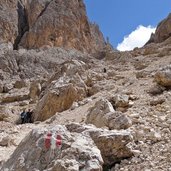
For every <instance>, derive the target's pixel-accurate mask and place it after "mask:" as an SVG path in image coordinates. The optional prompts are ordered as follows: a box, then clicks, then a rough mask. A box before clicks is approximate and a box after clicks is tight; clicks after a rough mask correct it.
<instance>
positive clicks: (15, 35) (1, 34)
mask: <svg viewBox="0 0 171 171" xmlns="http://www.w3.org/2000/svg"><path fill="white" fill-rule="evenodd" d="M23 2H24V1H23V0H21V1H20V0H13V1H9V0H8V1H5V0H2V1H1V2H0V8H1V10H0V39H1V41H0V43H8V42H11V43H12V44H13V46H14V49H15V48H17V44H18V43H19V41H20V39H21V37H22V36H23V34H24V32H25V31H26V30H27V29H28V25H27V19H26V16H25V11H24V3H23Z"/></svg>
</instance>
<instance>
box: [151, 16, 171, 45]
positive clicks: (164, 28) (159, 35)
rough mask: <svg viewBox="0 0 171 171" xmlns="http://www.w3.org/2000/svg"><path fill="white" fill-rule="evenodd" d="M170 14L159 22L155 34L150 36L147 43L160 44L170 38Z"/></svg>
mask: <svg viewBox="0 0 171 171" xmlns="http://www.w3.org/2000/svg"><path fill="white" fill-rule="evenodd" d="M170 22H171V14H169V15H168V17H167V18H165V19H164V20H163V21H161V22H160V23H159V24H158V26H157V29H156V32H155V34H152V35H151V38H150V40H149V41H148V43H152V42H154V43H161V42H163V41H165V40H166V39H168V38H169V37H170V36H171V25H170Z"/></svg>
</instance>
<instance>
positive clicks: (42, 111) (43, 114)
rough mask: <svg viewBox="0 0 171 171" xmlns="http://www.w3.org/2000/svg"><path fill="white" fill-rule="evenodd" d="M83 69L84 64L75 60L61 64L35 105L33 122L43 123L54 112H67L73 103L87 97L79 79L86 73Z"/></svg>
mask: <svg viewBox="0 0 171 171" xmlns="http://www.w3.org/2000/svg"><path fill="white" fill-rule="evenodd" d="M85 67H86V65H85V63H84V62H82V61H76V60H72V61H68V62H66V63H63V64H62V67H61V70H60V72H57V73H55V74H54V75H53V76H52V77H51V78H50V80H49V86H48V87H47V88H46V90H45V91H44V93H43V95H42V98H41V99H40V101H39V102H38V104H37V107H36V110H35V112H34V113H35V116H34V120H35V121H36V120H39V121H44V120H46V119H48V118H50V117H51V116H53V115H55V113H56V112H62V111H64V110H67V109H69V108H70V107H71V106H72V104H73V102H76V101H79V100H82V99H83V98H85V97H86V96H87V86H86V85H85V83H84V81H83V79H82V77H81V75H82V73H83V74H85V73H86V72H85Z"/></svg>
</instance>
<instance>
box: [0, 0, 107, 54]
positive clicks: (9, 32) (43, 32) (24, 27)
mask: <svg viewBox="0 0 171 171" xmlns="http://www.w3.org/2000/svg"><path fill="white" fill-rule="evenodd" d="M0 8H1V9H2V10H1V11H0V40H1V41H0V43H8V42H11V43H12V44H13V47H14V49H18V47H23V48H27V49H36V48H40V47H43V46H44V47H45V46H49V47H63V48H66V49H71V48H74V49H77V50H80V51H82V52H91V53H93V52H96V51H98V50H101V49H103V48H104V47H105V40H104V38H103V35H102V33H101V32H100V30H99V27H98V26H97V25H96V24H91V23H89V22H88V18H87V16H86V9H85V5H84V3H83V0H79V1H77V0H71V1H67V0H64V1H61V0H44V1H40V0H29V1H25V0H14V1H9V0H8V1H5V0H2V1H1V2H0Z"/></svg>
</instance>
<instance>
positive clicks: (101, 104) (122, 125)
mask: <svg viewBox="0 0 171 171" xmlns="http://www.w3.org/2000/svg"><path fill="white" fill-rule="evenodd" d="M85 122H86V123H88V124H93V125H95V126H96V127H99V128H101V127H108V128H109V129H118V130H120V129H127V128H129V127H130V126H131V125H132V122H131V119H129V118H128V117H127V116H126V115H125V114H123V113H121V112H115V110H114V109H113V106H112V104H111V103H110V102H109V101H108V100H106V99H100V100H99V101H97V102H96V103H95V105H94V106H93V107H91V108H90V109H89V112H88V114H87V117H86V121H85Z"/></svg>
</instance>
